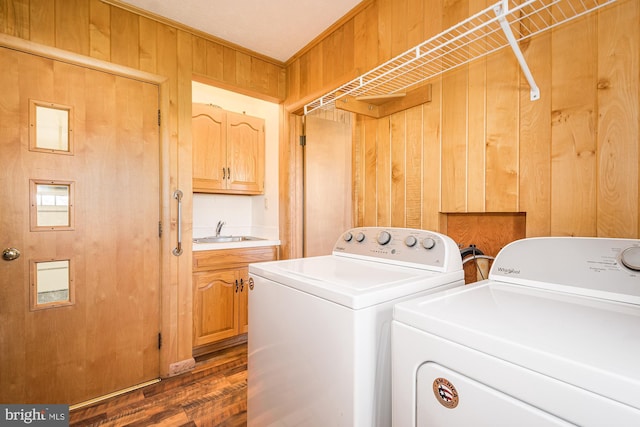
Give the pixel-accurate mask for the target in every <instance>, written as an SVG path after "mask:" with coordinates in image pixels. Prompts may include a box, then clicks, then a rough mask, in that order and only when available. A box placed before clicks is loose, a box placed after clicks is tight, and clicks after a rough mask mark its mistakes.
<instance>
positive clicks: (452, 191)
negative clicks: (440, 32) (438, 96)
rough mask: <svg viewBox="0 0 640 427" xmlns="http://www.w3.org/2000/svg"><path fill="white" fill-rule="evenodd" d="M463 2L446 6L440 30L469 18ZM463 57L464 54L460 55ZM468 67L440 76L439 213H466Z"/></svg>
mask: <svg viewBox="0 0 640 427" xmlns="http://www.w3.org/2000/svg"><path fill="white" fill-rule="evenodd" d="M468 12H469V8H468V3H467V2H454V3H447V4H445V5H444V6H443V9H442V16H443V17H442V26H443V27H444V28H449V27H450V26H452V25H455V24H456V23H458V22H460V21H462V20H464V19H466V18H467V17H468V16H469V13H468ZM460 54H461V55H465V54H467V53H462V52H461V53H460ZM468 80H469V71H468V66H462V67H460V68H458V69H456V70H454V71H451V72H449V73H445V74H444V75H443V76H442V210H443V211H445V212H465V211H466V210H467V172H468V169H467V155H468V153H467V150H468V141H467V138H468V134H467V123H468V117H467V112H468V107H467V104H468V94H469V92H468Z"/></svg>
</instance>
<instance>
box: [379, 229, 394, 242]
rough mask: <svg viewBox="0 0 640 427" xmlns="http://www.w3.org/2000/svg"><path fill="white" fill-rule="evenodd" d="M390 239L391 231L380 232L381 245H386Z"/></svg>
mask: <svg viewBox="0 0 640 427" xmlns="http://www.w3.org/2000/svg"><path fill="white" fill-rule="evenodd" d="M390 241H391V233H389V232H388V231H381V232H380V234H378V243H380V244H381V245H386V244H387V243H389V242H390Z"/></svg>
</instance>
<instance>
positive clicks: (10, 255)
mask: <svg viewBox="0 0 640 427" xmlns="http://www.w3.org/2000/svg"><path fill="white" fill-rule="evenodd" d="M19 257H20V251H19V250H17V249H16V248H5V249H4V250H3V251H2V259H3V260H5V261H13V260H14V259H18V258H19Z"/></svg>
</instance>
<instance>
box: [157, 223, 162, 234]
mask: <svg viewBox="0 0 640 427" xmlns="http://www.w3.org/2000/svg"><path fill="white" fill-rule="evenodd" d="M158 237H162V221H158Z"/></svg>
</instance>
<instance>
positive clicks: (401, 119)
mask: <svg viewBox="0 0 640 427" xmlns="http://www.w3.org/2000/svg"><path fill="white" fill-rule="evenodd" d="M389 127H390V132H391V134H390V137H391V140H390V144H391V170H390V176H389V179H390V185H391V197H390V202H391V226H392V227H404V226H405V224H406V216H405V215H406V203H407V200H406V194H405V192H406V184H407V181H406V179H407V178H406V155H407V154H406V145H407V133H406V112H404V111H401V112H399V113H396V114H394V115H392V116H391V117H390V118H389Z"/></svg>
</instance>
